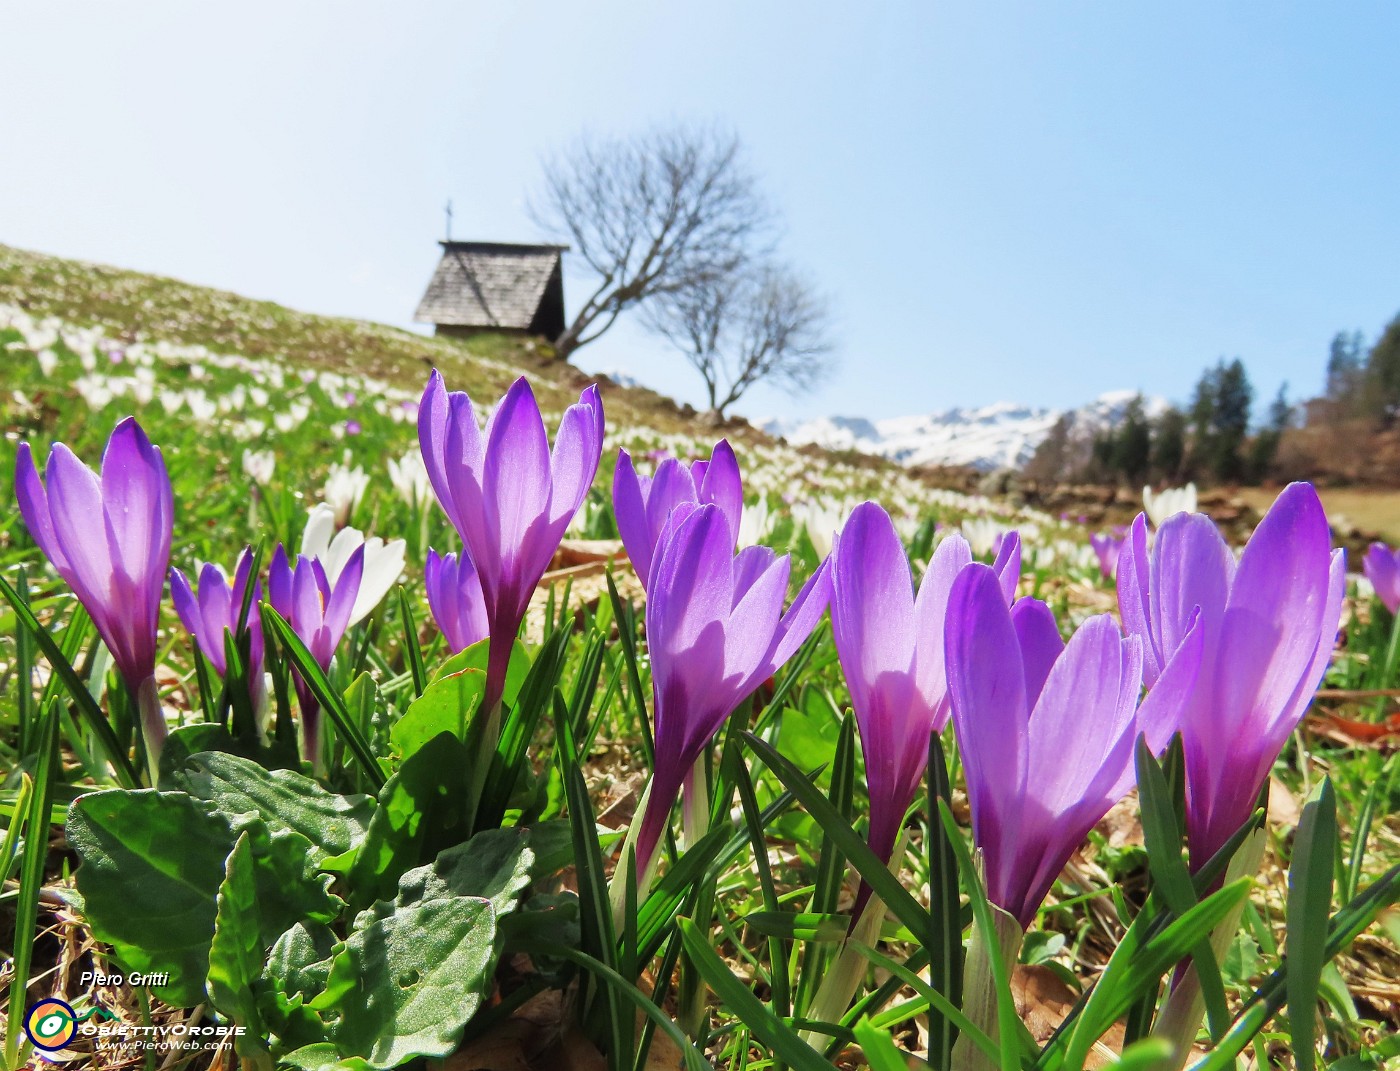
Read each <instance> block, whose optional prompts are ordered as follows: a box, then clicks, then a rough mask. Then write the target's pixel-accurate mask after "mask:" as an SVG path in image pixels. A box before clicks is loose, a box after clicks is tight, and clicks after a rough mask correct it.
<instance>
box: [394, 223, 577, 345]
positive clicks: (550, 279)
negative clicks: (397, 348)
mask: <svg viewBox="0 0 1400 1071" xmlns="http://www.w3.org/2000/svg"><path fill="white" fill-rule="evenodd" d="M439 244H440V245H441V246H442V259H441V260H440V261H439V262H438V266H437V270H436V271H435V272H434V273H433V278H432V280H431V281H430V282H429V283H428V290H427V293H425V294H424V295H423V300H422V301H420V302H419V303H418V311H417V312H416V313H415V314H414V317H413V318H414V319H415V320H416V321H418V322H419V323H432V324H437V325H439V326H446V327H470V328H481V329H486V330H490V329H493V328H494V329H499V330H518V331H529V330H531V329H532V328H537V327H538V326H539V323H540V314H541V311H542V310H541V306H542V305H544V304H546V300H547V298H549V299H551V300H554V298H553V295H552V294H551V293H550V291H551V290H556V291H557V294H558V297H557V301H558V303H559V305H560V306H561V307H560V310H559V317H560V318H562V315H563V309H562V304H563V284H562V280H561V272H560V264H559V258H560V254H562V253H563V252H564V251H565V250H567V249H568V246H559V245H514V244H510V243H505V242H440V243H439ZM551 284H553V285H552V286H551ZM561 328H562V324H561Z"/></svg>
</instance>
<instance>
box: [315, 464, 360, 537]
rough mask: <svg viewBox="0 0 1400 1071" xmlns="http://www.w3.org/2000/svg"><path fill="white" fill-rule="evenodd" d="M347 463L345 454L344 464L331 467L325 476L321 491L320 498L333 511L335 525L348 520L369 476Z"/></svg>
mask: <svg viewBox="0 0 1400 1071" xmlns="http://www.w3.org/2000/svg"><path fill="white" fill-rule="evenodd" d="M348 461H349V455H348V452H347V456H346V462H345V463H342V464H339V465H332V466H331V469H330V472H329V473H328V474H327V476H326V486H325V487H323V488H322V489H321V495H322V497H323V498H325V500H326V501H327V502H328V503H329V504H330V505H331V506H332V507H333V508H334V510H335V523H336V524H337V525H343V524H345V523H346V522H348V521H349V520H350V514H351V513H352V512H353V511H354V509H355V503H356V502H358V501H359V500H360V496H361V495H363V494H364V493H365V488H367V487H368V486H369V476H367V475H366V474H365V470H364V469H362V468H358V467H357V468H353V469H352V468H351V467H350V466H349V464H348Z"/></svg>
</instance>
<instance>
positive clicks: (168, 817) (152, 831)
mask: <svg viewBox="0 0 1400 1071" xmlns="http://www.w3.org/2000/svg"><path fill="white" fill-rule="evenodd" d="M68 841H69V843H70V844H72V845H73V847H74V848H75V849H76V851H77V852H78V855H79V856H80V857H81V859H82V865H81V866H79V867H78V870H77V873H76V879H77V885H78V891H79V892H80V893H81V894H82V896H83V900H84V903H85V913H86V920H87V923H88V925H89V926H90V927H91V929H92V932H93V935H94V936H95V937H97V939H98V940H100V941H106V942H107V943H109V944H111V945H113V946H114V947H115V948H116V950H117V955H118V957H119V958H120V960H121V962H122V963H123V964H124V965H125V966H126V967H127V968H128V969H130V970H133V971H141V972H143V973H144V972H150V971H165V972H168V973H169V975H170V980H169V982H168V984H166V985H164V986H159V987H157V988H156V989H155V993H156V995H157V996H159V997H160V998H161V999H162V1000H165V1001H166V1002H168V1003H170V1004H173V1005H175V1006H176V1007H186V1008H188V1007H193V1006H194V1005H196V1004H198V1003H200V1002H201V1001H202V1000H203V999H204V982H205V978H206V977H207V976H208V973H209V942H210V940H211V939H212V938H213V936H214V911H215V908H214V901H215V897H216V896H217V895H218V892H219V885H220V884H221V883H222V881H223V877H224V859H225V858H226V857H227V855H228V853H229V849H230V847H231V846H232V841H233V837H232V836H231V834H230V832H229V828H228V823H227V822H225V821H224V820H223V819H221V818H219V817H218V816H216V815H214V814H212V813H211V812H210V811H209V808H208V805H207V804H205V803H202V802H200V801H199V800H195V799H193V798H191V797H190V796H187V795H185V794H184V793H183V792H157V791H155V790H154V789H141V790H139V791H135V792H128V791H125V790H122V789H114V790H112V791H110V792H95V793H93V794H92V795H89V796H82V797H80V798H79V799H78V800H76V801H75V802H74V803H73V805H72V806H71V807H69V809H68Z"/></svg>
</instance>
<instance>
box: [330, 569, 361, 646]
mask: <svg viewBox="0 0 1400 1071" xmlns="http://www.w3.org/2000/svg"><path fill="white" fill-rule="evenodd" d="M364 569H365V547H364V546H363V545H361V546H360V547H359V548H357V549H356V551H355V553H354V554H352V555H350V560H349V561H348V562H346V563H345V569H344V570H343V571H342V572H341V574H340V577H339V579H337V580H336V584H335V588H334V589H333V590H332V591H331V595H330V598H329V599H328V600H327V601H326V609H325V623H326V629H327V630H328V631H329V632H330V634H331V637H332V639H331V645H332V646H333V647H334V646H336V645H338V644H339V643H340V638H341V637H342V636H344V635H345V630H346V629H347V628H348V627H349V626H350V620H351V611H352V610H353V609H354V606H355V599H356V597H357V596H358V595H359V592H360V586H361V584H362V583H363V578H364Z"/></svg>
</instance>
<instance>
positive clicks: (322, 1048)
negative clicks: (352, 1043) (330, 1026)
mask: <svg viewBox="0 0 1400 1071" xmlns="http://www.w3.org/2000/svg"><path fill="white" fill-rule="evenodd" d="M277 1062H278V1064H279V1065H280V1066H282V1067H294V1068H297V1069H299V1071H369V1069H371V1068H373V1066H374V1065H373V1064H370V1063H369V1062H367V1061H365V1060H361V1059H360V1058H359V1057H357V1056H350V1057H346V1058H344V1059H342V1058H341V1056H340V1054H339V1053H338V1052H336V1051H335V1046H334V1045H332V1044H331V1043H330V1042H329V1041H322V1042H319V1043H318V1044H315V1045H306V1046H303V1047H302V1048H300V1049H297V1050H295V1051H294V1052H289V1053H287V1054H286V1055H285V1056H280V1057H278V1060H277Z"/></svg>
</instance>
